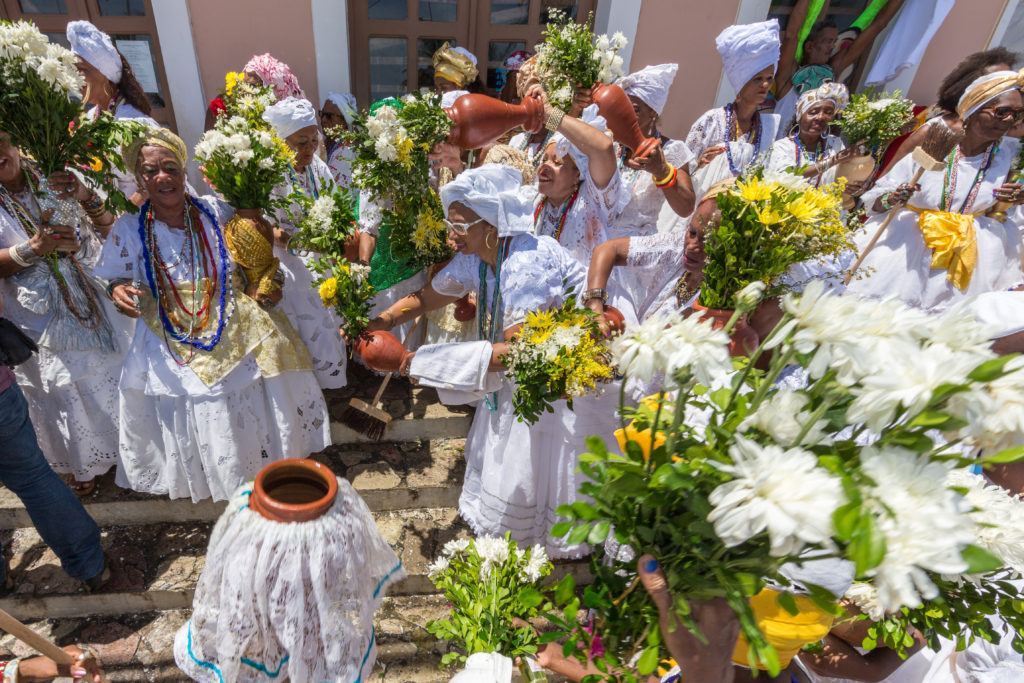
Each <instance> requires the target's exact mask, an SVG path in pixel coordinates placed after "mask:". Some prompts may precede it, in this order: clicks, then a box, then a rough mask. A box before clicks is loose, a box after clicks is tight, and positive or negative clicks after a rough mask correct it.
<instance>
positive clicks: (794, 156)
mask: <svg viewBox="0 0 1024 683" xmlns="http://www.w3.org/2000/svg"><path fill="white" fill-rule="evenodd" d="M843 147H844V145H843V141H842V140H841V139H840V138H838V137H837V136H835V135H829V136H828V137H827V138H826V139H825V149H824V150H823V154H822V157H821V159H822V160H824V159H827V158H829V157H831V156H835V155H836V154H839V153H840V152H841V151H843ZM814 161H815V160H814V159H813V158H810V157H808V156H807V155H805V154H804V153H803V150H801V149H800V148H799V147H798V146H797V144H796V141H795V140H794V139H793V138H792V137H785V138H779V139H778V140H776V141H775V142H774V144H772V147H771V149H769V150H768V156H767V157H766V159H765V162H764V167H765V170H768V171H784V170H786V169H789V168H799V167H800V166H805V165H809V164H813V163H814ZM837 170H838V167H837V166H833V167H832V168H830V169H828V170H827V171H825V172H824V173H822V174H821V175H819V176H818V177H817V178H815V179H814V180H813V181H812V182H813V183H814V186H815V187H821V186H822V185H829V184H831V183H834V182H835V181H836V171H837Z"/></svg>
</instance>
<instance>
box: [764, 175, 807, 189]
mask: <svg viewBox="0 0 1024 683" xmlns="http://www.w3.org/2000/svg"><path fill="white" fill-rule="evenodd" d="M763 180H764V182H766V183H769V184H770V183H778V184H779V185H781V186H782V187H784V188H786V189H787V190H789V191H790V192H804V191H805V190H809V189H810V188H811V184H810V183H808V182H807V180H805V179H804V177H803V176H801V175H796V174H795V173H790V172H789V171H765V174H764V178H763Z"/></svg>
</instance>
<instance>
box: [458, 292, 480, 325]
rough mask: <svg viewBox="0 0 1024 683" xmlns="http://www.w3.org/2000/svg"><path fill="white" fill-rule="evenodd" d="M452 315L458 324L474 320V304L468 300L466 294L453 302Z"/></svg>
mask: <svg viewBox="0 0 1024 683" xmlns="http://www.w3.org/2000/svg"><path fill="white" fill-rule="evenodd" d="M454 315H455V319H456V320H458V321H459V322H460V323H468V322H469V321H470V320H474V319H476V304H474V303H473V302H472V301H470V300H469V295H468V294H467V295H465V296H464V297H462V298H461V299H459V300H458V301H456V302H455V313H454Z"/></svg>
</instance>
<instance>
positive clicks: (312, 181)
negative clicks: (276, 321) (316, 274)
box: [263, 97, 348, 389]
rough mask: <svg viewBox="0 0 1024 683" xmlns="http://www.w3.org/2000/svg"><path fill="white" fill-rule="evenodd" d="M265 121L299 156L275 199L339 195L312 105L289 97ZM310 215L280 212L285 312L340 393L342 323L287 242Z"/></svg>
mask: <svg viewBox="0 0 1024 683" xmlns="http://www.w3.org/2000/svg"><path fill="white" fill-rule="evenodd" d="M263 119H264V120H265V121H266V122H267V123H269V124H270V125H272V126H273V127H274V130H275V131H276V132H277V135H278V137H280V138H282V139H283V140H284V141H285V142H286V143H288V146H289V147H290V148H291V149H292V151H293V152H294V153H295V162H294V163H293V164H291V165H290V166H289V168H288V176H287V178H286V179H285V180H284V182H282V183H281V184H280V185H278V186H277V187H275V188H274V191H273V192H271V197H273V198H275V199H285V198H287V197H288V196H289V195H292V194H298V195H301V196H304V197H305V198H306V199H308V200H310V202H312V203H315V202H316V201H317V200H319V199H320V198H321V197H326V196H330V195H332V194H333V193H334V190H335V185H334V174H333V173H331V169H330V168H329V167H328V166H327V164H326V163H324V161H323V160H322V159H320V157H318V156H317V155H316V150H317V147H318V146H319V144H320V129H319V128H318V126H317V120H316V110H314V109H313V105H312V104H310V102H309V100H304V99H298V98H295V97H287V98H285V99H283V100H281V101H280V102H278V103H277V104H274V105H271V106H270V107H267V109H266V111H265V112H264V113H263ZM305 212H306V209H304V208H303V207H302V206H299V205H298V204H292V205H291V206H290V207H288V208H282V209H277V210H276V212H275V218H276V220H277V228H276V229H275V230H274V232H275V245H274V255H275V256H276V257H277V258H278V259H279V261H280V268H281V271H282V273H283V275H284V298H283V299H282V301H281V308H282V310H283V311H284V312H285V314H286V315H287V316H288V320H289V321H291V323H292V325H293V326H294V327H295V330H296V332H298V334H299V337H300V338H301V339H302V341H303V343H305V345H306V348H308V349H309V353H310V354H311V355H312V356H313V370H314V372H315V373H316V377H317V381H319V382H320V386H321V387H322V388H324V389H338V388H340V387H343V386H345V384H346V383H347V381H348V380H347V377H346V374H345V367H346V364H347V361H346V359H347V357H348V354H347V352H346V349H345V340H344V339H342V338H341V337H339V336H338V327H339V326H340V325H341V320H340V319H339V318H338V316H337V314H335V313H334V311H333V310H332V309H330V308H325V307H324V304H323V302H322V301H321V300H320V295H319V294H317V292H316V290H315V289H313V274H312V273H311V272H310V271H309V262H310V257H309V256H308V255H301V254H300V253H295V250H294V249H289V246H288V240H289V239H290V238H291V237H292V236H293V235H294V233H295V232H296V231H297V229H296V227H295V225H294V223H293V220H294V217H295V215H301V214H304V213H305Z"/></svg>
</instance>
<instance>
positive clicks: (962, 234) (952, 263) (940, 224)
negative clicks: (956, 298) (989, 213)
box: [907, 204, 978, 292]
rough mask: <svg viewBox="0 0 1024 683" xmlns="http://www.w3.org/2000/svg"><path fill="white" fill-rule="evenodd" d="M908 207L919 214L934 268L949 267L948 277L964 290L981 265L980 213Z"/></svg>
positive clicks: (920, 224) (920, 225) (958, 287)
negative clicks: (979, 255) (979, 242)
mask: <svg viewBox="0 0 1024 683" xmlns="http://www.w3.org/2000/svg"><path fill="white" fill-rule="evenodd" d="M907 208H908V209H910V210H911V211H913V212H914V213H916V214H917V215H918V217H919V218H918V226H919V227H920V228H921V234H922V235H923V236H924V243H925V245H926V246H927V247H928V248H929V249H931V250H932V268H945V269H946V279H947V280H949V281H950V282H951V283H952V284H953V286H954V287H956V288H957V289H959V290H960V291H961V292H963V291H966V290H967V286H968V285H970V284H971V276H973V275H974V268H975V266H977V265H978V238H977V231H976V228H975V225H974V217H975V216H976V215H978V214H969V213H953V212H950V211H929V210H924V209H919V208H917V207H916V206H911V205H909V204H908V205H907Z"/></svg>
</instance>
